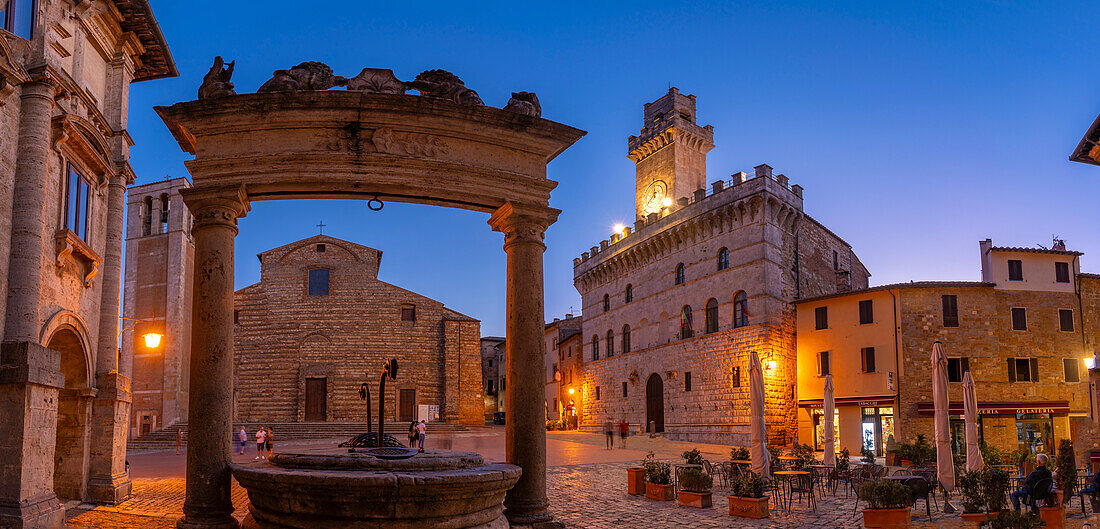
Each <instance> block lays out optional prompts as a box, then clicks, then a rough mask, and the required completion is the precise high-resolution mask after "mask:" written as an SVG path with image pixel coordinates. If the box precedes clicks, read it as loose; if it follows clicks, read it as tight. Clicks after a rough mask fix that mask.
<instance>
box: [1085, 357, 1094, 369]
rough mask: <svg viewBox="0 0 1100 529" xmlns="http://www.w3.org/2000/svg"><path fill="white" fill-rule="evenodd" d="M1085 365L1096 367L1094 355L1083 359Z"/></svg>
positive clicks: (1090, 367)
mask: <svg viewBox="0 0 1100 529" xmlns="http://www.w3.org/2000/svg"><path fill="white" fill-rule="evenodd" d="M1085 367H1087V368H1089V369H1093V368H1095V367H1096V357H1095V356H1094V357H1091V358H1086V359H1085Z"/></svg>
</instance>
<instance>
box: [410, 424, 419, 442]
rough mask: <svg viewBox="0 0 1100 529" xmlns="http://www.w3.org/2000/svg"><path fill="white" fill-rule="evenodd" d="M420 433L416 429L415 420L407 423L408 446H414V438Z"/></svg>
mask: <svg viewBox="0 0 1100 529" xmlns="http://www.w3.org/2000/svg"><path fill="white" fill-rule="evenodd" d="M419 437H420V434H419V433H417V431H416V421H412V422H410V423H409V448H416V440H417V438H419Z"/></svg>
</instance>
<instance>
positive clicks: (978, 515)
mask: <svg viewBox="0 0 1100 529" xmlns="http://www.w3.org/2000/svg"><path fill="white" fill-rule="evenodd" d="M962 519H963V521H964V522H972V523H973V524H974V527H981V523H982V522H984V521H986V520H987V519H988V518H986V516H985V513H984V512H964V513H962Z"/></svg>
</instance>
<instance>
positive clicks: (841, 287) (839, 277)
mask: <svg viewBox="0 0 1100 529" xmlns="http://www.w3.org/2000/svg"><path fill="white" fill-rule="evenodd" d="M850 290H852V281H851V274H849V273H848V271H847V270H837V271H836V291H837V292H838V293H839V292H848V291H850Z"/></svg>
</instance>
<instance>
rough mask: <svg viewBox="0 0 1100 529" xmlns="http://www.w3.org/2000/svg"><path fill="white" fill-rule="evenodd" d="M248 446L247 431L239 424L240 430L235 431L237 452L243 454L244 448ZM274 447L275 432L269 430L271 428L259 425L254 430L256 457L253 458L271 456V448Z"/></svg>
mask: <svg viewBox="0 0 1100 529" xmlns="http://www.w3.org/2000/svg"><path fill="white" fill-rule="evenodd" d="M246 446H248V431H247V430H245V429H244V426H241V431H239V432H237V452H238V453H240V454H244V448H245V447H246ZM274 448H275V432H273V431H271V428H265V427H263V426H261V427H260V429H259V430H256V457H255V458H253V459H267V458H268V457H271V454H272V450H273V449H274Z"/></svg>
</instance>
